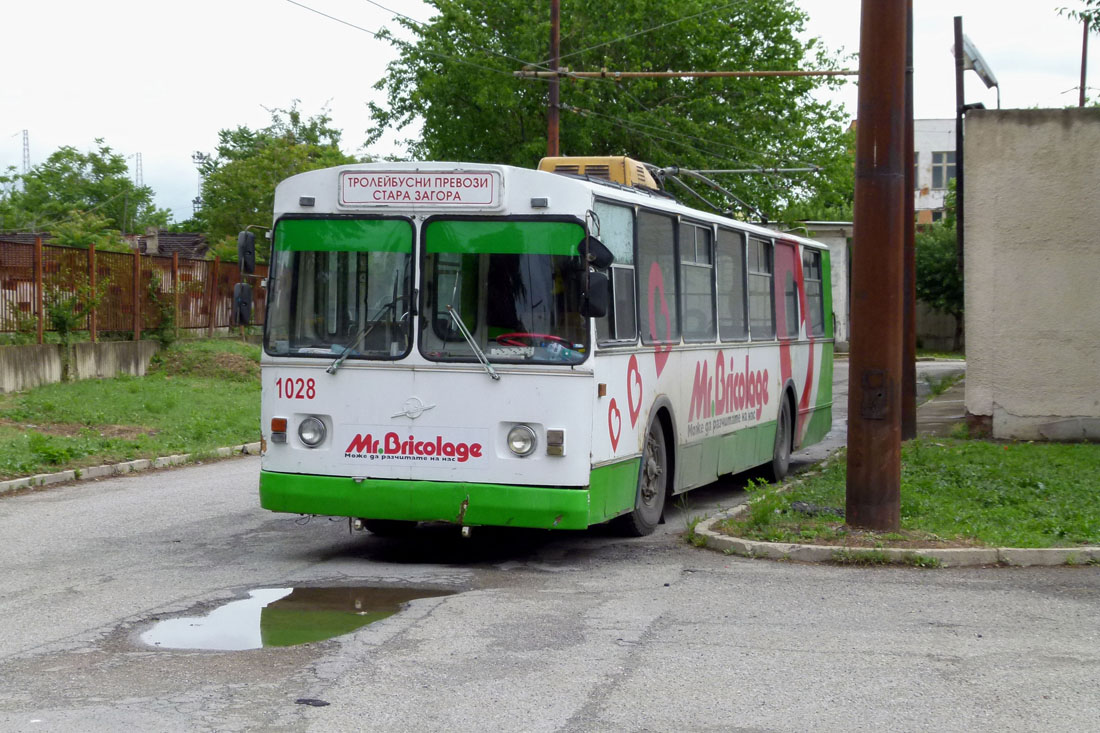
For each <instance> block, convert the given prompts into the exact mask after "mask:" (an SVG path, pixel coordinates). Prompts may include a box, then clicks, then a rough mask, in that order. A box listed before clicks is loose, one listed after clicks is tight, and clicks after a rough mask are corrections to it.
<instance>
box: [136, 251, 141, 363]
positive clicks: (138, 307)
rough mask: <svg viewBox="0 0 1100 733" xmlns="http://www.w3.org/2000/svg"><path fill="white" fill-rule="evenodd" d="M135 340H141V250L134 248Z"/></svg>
mask: <svg viewBox="0 0 1100 733" xmlns="http://www.w3.org/2000/svg"><path fill="white" fill-rule="evenodd" d="M134 341H141V252H138V251H137V250H136V249H135V250H134Z"/></svg>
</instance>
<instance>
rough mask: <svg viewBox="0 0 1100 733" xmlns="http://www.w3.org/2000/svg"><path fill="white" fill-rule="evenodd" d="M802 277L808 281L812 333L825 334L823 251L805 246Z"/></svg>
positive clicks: (807, 304)
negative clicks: (822, 284) (822, 281)
mask: <svg viewBox="0 0 1100 733" xmlns="http://www.w3.org/2000/svg"><path fill="white" fill-rule="evenodd" d="M802 277H803V279H804V280H805V282H806V306H807V308H808V309H809V313H807V315H808V316H809V318H810V333H811V334H813V335H814V336H824V335H825V298H824V297H823V291H822V289H821V253H820V252H818V251H817V250H813V249H809V248H805V249H803V250H802Z"/></svg>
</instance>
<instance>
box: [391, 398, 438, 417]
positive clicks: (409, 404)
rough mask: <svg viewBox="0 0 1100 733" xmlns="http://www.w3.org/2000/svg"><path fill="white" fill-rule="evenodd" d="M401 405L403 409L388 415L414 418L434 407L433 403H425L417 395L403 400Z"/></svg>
mask: <svg viewBox="0 0 1100 733" xmlns="http://www.w3.org/2000/svg"><path fill="white" fill-rule="evenodd" d="M402 407H403V408H405V409H403V410H401V412H395V413H394V414H392V415H390V417H407V418H409V419H410V420H415V419H416V418H418V417H420V416H421V415H423V414H424V413H425V412H427V411H428V410H430V409H432V408H433V407H435V405H425V404H424V402H423V401H422V400H421V399H420V398H419V397H410V398H409V399H407V400H405V404H404V405H402Z"/></svg>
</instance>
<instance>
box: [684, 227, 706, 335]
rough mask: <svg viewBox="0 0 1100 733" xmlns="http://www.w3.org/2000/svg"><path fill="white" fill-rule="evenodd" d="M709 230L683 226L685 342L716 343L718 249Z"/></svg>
mask: <svg viewBox="0 0 1100 733" xmlns="http://www.w3.org/2000/svg"><path fill="white" fill-rule="evenodd" d="M712 239H713V235H712V234H711V230H710V229H709V228H705V227H701V226H699V225H697V224H691V223H688V222H682V223H681V224H680V286H681V289H682V290H683V298H682V306H683V313H684V340H685V341H713V340H714V248H713V246H712Z"/></svg>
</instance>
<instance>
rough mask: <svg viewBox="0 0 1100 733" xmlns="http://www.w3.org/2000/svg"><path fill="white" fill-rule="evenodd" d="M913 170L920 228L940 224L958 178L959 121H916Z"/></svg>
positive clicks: (914, 126) (914, 194)
mask: <svg viewBox="0 0 1100 733" xmlns="http://www.w3.org/2000/svg"><path fill="white" fill-rule="evenodd" d="M913 166H914V169H915V170H914V172H913V173H914V179H915V183H914V185H915V188H916V190H915V191H914V192H913V196H914V199H913V201H914V208H915V209H916V214H917V224H918V225H920V224H931V223H932V222H934V221H939V220H940V219H941V218H942V217H943V199H944V196H945V195H946V194H947V182H948V181H950V180H951V179H952V178H954V177H955V120H953V119H949V120H913Z"/></svg>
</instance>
